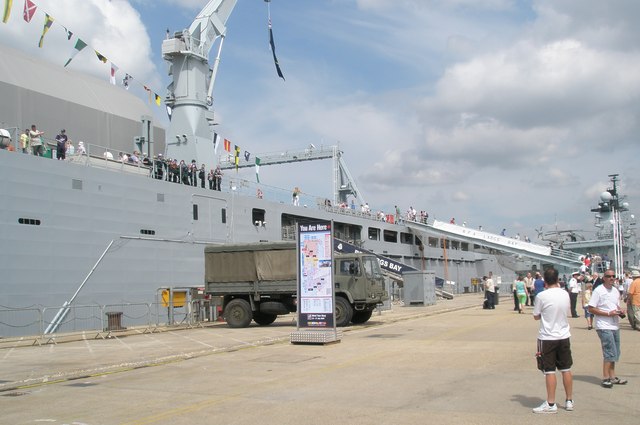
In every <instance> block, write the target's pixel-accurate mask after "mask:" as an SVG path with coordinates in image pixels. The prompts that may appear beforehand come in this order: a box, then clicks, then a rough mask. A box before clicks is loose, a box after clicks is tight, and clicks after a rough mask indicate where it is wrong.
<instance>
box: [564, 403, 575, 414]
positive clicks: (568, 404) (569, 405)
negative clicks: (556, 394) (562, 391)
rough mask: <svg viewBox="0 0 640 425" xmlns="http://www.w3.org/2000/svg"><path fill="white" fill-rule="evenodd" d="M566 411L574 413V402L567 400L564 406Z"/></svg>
mask: <svg viewBox="0 0 640 425" xmlns="http://www.w3.org/2000/svg"><path fill="white" fill-rule="evenodd" d="M564 410H566V411H568V412H572V411H573V400H567V401H566V402H565V404H564Z"/></svg>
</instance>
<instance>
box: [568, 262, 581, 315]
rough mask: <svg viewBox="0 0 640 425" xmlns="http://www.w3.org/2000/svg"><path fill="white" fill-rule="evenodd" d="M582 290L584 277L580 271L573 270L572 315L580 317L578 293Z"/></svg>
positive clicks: (570, 293)
mask: <svg viewBox="0 0 640 425" xmlns="http://www.w3.org/2000/svg"><path fill="white" fill-rule="evenodd" d="M580 291H582V277H581V275H580V272H573V274H571V279H570V280H569V300H570V301H571V317H574V318H575V317H580V316H579V315H578V312H577V310H576V306H577V304H578V294H580Z"/></svg>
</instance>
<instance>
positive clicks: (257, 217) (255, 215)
mask: <svg viewBox="0 0 640 425" xmlns="http://www.w3.org/2000/svg"><path fill="white" fill-rule="evenodd" d="M264 216H265V211H264V210H261V209H260V208H254V209H252V210H251V223H252V224H253V225H254V226H264V225H265V224H267V223H265V220H264Z"/></svg>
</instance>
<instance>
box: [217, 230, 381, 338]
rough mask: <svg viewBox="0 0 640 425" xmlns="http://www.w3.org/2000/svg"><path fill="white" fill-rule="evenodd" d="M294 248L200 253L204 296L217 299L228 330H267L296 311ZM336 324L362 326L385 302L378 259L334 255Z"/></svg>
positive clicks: (274, 245) (272, 245) (222, 248)
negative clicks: (251, 327) (253, 324)
mask: <svg viewBox="0 0 640 425" xmlns="http://www.w3.org/2000/svg"><path fill="white" fill-rule="evenodd" d="M296 252H297V250H296V244H295V242H260V243H249V244H226V245H216V246H207V247H206V248H205V291H206V293H207V294H208V295H211V296H212V297H218V299H219V300H221V303H222V312H223V316H224V319H225V320H226V322H227V324H228V325H229V326H230V327H232V328H244V327H247V326H249V324H250V323H251V320H253V321H255V322H256V323H257V324H258V325H263V326H264V325H269V324H271V323H273V322H274V321H275V320H276V317H277V316H278V315H284V314H289V313H292V312H295V311H296V306H297V289H298V288H297V263H296ZM333 279H334V286H335V295H336V296H335V322H336V325H337V326H347V325H348V324H349V323H354V324H360V323H365V322H366V321H368V320H369V318H371V314H372V312H373V310H374V309H375V308H376V306H377V305H379V304H381V303H382V302H383V301H386V300H388V299H389V295H388V294H387V291H386V290H385V287H384V276H383V275H382V270H381V269H380V265H379V263H378V260H377V258H376V257H375V256H374V255H371V254H362V253H354V254H337V253H336V254H334V270H333Z"/></svg>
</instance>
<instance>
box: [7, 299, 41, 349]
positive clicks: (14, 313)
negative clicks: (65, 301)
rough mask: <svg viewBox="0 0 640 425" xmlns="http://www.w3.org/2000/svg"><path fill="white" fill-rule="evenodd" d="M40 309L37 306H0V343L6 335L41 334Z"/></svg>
mask: <svg viewBox="0 0 640 425" xmlns="http://www.w3.org/2000/svg"><path fill="white" fill-rule="evenodd" d="M42 323H43V322H42V310H41V309H39V308H34V307H29V308H9V307H3V306H0V344H1V343H2V340H3V339H5V338H8V337H19V336H24V335H41V334H42V333H43V332H44V328H43V327H42Z"/></svg>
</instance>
